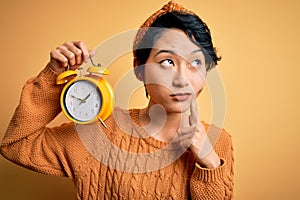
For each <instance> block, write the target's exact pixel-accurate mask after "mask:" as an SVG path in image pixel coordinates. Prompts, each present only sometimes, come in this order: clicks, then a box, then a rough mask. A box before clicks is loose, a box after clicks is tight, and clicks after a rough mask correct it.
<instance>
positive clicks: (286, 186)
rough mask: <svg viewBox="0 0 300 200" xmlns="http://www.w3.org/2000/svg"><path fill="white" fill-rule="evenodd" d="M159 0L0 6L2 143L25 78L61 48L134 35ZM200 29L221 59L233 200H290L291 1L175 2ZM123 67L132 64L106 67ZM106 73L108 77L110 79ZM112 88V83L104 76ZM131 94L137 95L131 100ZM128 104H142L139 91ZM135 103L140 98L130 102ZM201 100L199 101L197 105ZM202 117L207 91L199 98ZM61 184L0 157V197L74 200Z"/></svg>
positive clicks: (294, 39)
mask: <svg viewBox="0 0 300 200" xmlns="http://www.w3.org/2000/svg"><path fill="white" fill-rule="evenodd" d="M166 2H167V0H127V1H122V0H118V1H117V0H111V1H103V0H86V1H82V0H72V1H69V0H66V1H61V0H51V1H50V0H45V1H38V0H28V1H21V0H11V1H3V0H1V2H0V30H1V31H0V45H1V47H0V49H1V52H0V58H1V59H0V60H1V79H0V84H1V85H0V87H1V91H0V93H1V104H0V106H1V115H0V116H1V120H0V125H1V126H0V138H2V137H3V135H4V133H5V130H6V128H7V126H8V123H9V120H10V119H11V117H12V115H13V112H14V110H15V108H16V106H17V104H18V100H19V97H20V92H21V88H22V86H23V84H24V83H25V81H26V80H27V79H28V78H29V77H32V76H35V75H36V74H37V73H38V72H39V71H40V70H41V69H42V68H43V67H44V66H45V64H46V63H47V62H48V60H49V52H50V51H51V50H52V49H54V48H55V47H56V46H58V45H60V44H61V43H63V42H64V41H69V40H83V41H85V42H86V43H87V45H88V46H89V47H90V48H94V47H95V46H97V45H98V44H99V43H101V42H102V41H104V40H106V39H107V38H109V37H111V36H112V35H115V34H118V33H120V32H123V31H126V30H131V29H134V28H137V27H139V26H140V25H141V23H142V22H143V21H144V20H145V19H146V18H147V17H148V16H149V15H150V14H152V13H153V12H154V11H156V10H157V9H159V8H160V7H161V6H162V5H163V4H164V3H166ZM178 3H180V4H183V5H184V6H185V7H186V8H188V9H191V10H193V11H194V12H196V13H197V14H199V16H200V17H201V18H202V19H203V20H204V21H205V22H206V23H207V24H208V25H209V27H210V29H211V31H212V35H213V40H214V44H215V46H216V47H217V48H218V52H219V54H220V55H221V56H222V57H223V58H222V61H221V62H220V64H219V66H218V70H219V72H220V74H221V75H222V79H223V84H224V87H225V92H226V118H225V124H224V128H225V129H226V130H227V131H228V132H230V133H231V135H232V137H233V142H234V147H235V191H234V193H235V194H234V195H235V199H242V200H253V199H262V200H265V199H272V200H273V199H276V200H277V199H278V200H279V199H299V198H300V194H299V188H300V170H299V164H300V156H299V155H298V153H299V152H300V145H299V142H300V130H299V122H298V120H299V119H300V115H299V113H300V106H299V102H300V93H299V92H300V91H299V78H298V77H299V74H300V67H299V64H298V61H299V55H297V54H299V45H300V39H299V38H300V28H299V21H300V1H298V0H284V1H283V0H276V1H274V0H265V1H260V0H252V1H239V0H230V1H228V0H226V1H225V0H218V1H217V0H210V1H205V0H186V1H184V0H178ZM114 64H115V65H116V66H119V67H120V68H121V71H122V70H123V71H124V70H125V71H126V70H130V69H131V57H130V55H128V56H127V57H125V58H123V57H121V58H120V60H119V61H116V62H115V63H114ZM114 73H115V72H112V75H111V77H113V74H114ZM111 81H112V84H114V81H116V80H114V78H111ZM136 94H138V95H136ZM136 94H135V95H136V96H138V97H137V98H138V100H137V101H136V100H135V101H132V104H131V105H132V106H135V105H143V104H144V102H145V98H144V93H143V90H142V89H140V90H139V91H137V92H136ZM139 96H141V97H139ZM201 98H202V99H201ZM199 102H200V110H201V109H202V110H201V112H202V113H203V114H202V118H203V119H204V120H208V121H209V120H210V113H209V112H210V111H211V108H210V105H209V104H210V100H209V95H208V93H207V92H206V93H204V95H203V97H200V99H199ZM75 196H76V194H75V189H74V187H73V184H72V182H71V181H69V180H67V179H66V178H61V177H52V176H46V175H42V174H38V173H35V172H32V171H29V170H27V169H24V168H22V167H19V166H16V165H15V164H13V163H11V162H9V161H7V160H5V159H4V158H3V157H1V158H0V198H1V199H5V200H15V199H23V200H27V199H28V200H29V199H31V200H33V199H44V200H48V199H49V200H50V199H75Z"/></svg>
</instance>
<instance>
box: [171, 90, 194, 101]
mask: <svg viewBox="0 0 300 200" xmlns="http://www.w3.org/2000/svg"><path fill="white" fill-rule="evenodd" d="M170 96H171V98H172V99H173V100H175V101H185V100H187V99H188V98H189V97H190V96H191V93H189V92H185V93H175V94H171V95H170Z"/></svg>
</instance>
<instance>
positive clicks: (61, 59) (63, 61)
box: [50, 50, 68, 68]
mask: <svg viewBox="0 0 300 200" xmlns="http://www.w3.org/2000/svg"><path fill="white" fill-rule="evenodd" d="M50 59H51V62H54V63H55V65H56V66H58V68H64V67H67V66H68V59H67V58H66V57H65V56H64V55H63V54H61V52H60V51H58V50H53V51H51V53H50ZM56 66H55V67H56Z"/></svg>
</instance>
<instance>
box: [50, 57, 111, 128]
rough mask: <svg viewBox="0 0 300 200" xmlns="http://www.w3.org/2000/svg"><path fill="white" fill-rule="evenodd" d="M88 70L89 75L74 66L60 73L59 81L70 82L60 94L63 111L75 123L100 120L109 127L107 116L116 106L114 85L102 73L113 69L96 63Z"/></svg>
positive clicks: (105, 73)
mask: <svg viewBox="0 0 300 200" xmlns="http://www.w3.org/2000/svg"><path fill="white" fill-rule="evenodd" d="M90 59H91V58H90ZM91 62H92V59H91ZM92 64H93V62H92ZM81 70H82V69H81ZM87 72H89V73H88V74H87V75H82V71H80V75H79V76H77V73H76V72H75V71H74V70H67V71H65V72H63V73H61V74H60V75H59V76H58V77H57V80H56V83H57V84H65V83H66V85H65V86H64V88H63V90H62V92H61V96H60V105H61V108H62V111H63V113H64V114H65V116H66V117H67V118H68V119H70V120H71V121H73V122H75V123H78V124H88V123H91V122H95V121H96V120H99V121H100V122H101V123H102V124H103V125H104V126H105V127H106V125H105V123H104V120H106V119H107V118H108V117H109V116H110V114H111V113H112V111H113V106H114V93H113V89H112V86H111V85H110V83H109V82H108V81H107V80H105V79H104V78H103V77H102V75H107V74H109V71H108V70H107V69H104V68H103V67H101V66H99V65H98V66H96V65H94V64H93V66H91V67H89V68H88V70H87Z"/></svg>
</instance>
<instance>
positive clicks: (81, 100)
mask: <svg viewBox="0 0 300 200" xmlns="http://www.w3.org/2000/svg"><path fill="white" fill-rule="evenodd" d="M71 97H72V98H74V99H77V100H79V101H80V103H79V105H80V104H81V103H84V102H85V100H83V99H80V98H78V97H75V96H74V95H71Z"/></svg>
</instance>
